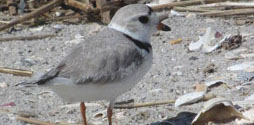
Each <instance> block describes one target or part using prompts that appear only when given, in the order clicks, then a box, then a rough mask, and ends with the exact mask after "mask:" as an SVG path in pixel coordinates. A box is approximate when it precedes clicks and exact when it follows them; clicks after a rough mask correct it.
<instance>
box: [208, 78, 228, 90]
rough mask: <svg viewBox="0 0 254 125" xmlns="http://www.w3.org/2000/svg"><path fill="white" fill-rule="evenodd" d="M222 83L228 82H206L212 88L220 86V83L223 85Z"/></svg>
mask: <svg viewBox="0 0 254 125" xmlns="http://www.w3.org/2000/svg"><path fill="white" fill-rule="evenodd" d="M221 84H226V82H225V81H223V80H215V81H209V82H205V85H206V86H207V87H208V88H209V89H211V88H213V87H215V86H219V85H221Z"/></svg>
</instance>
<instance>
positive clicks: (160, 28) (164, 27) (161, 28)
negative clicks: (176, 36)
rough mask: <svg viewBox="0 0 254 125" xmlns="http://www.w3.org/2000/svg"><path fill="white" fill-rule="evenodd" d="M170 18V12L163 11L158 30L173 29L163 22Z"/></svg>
mask: <svg viewBox="0 0 254 125" xmlns="http://www.w3.org/2000/svg"><path fill="white" fill-rule="evenodd" d="M167 18H168V14H166V13H163V14H160V15H159V24H158V25H157V29H158V30H162V31H171V28H170V27H169V26H167V25H165V24H163V23H162V21H163V20H165V19H167Z"/></svg>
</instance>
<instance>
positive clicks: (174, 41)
mask: <svg viewBox="0 0 254 125" xmlns="http://www.w3.org/2000/svg"><path fill="white" fill-rule="evenodd" d="M182 41H183V39H182V38H178V39H176V40H172V41H170V42H169V43H170V44H171V45H173V44H177V43H180V42H182Z"/></svg>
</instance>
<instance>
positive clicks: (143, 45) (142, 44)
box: [124, 34, 152, 53]
mask: <svg viewBox="0 0 254 125" xmlns="http://www.w3.org/2000/svg"><path fill="white" fill-rule="evenodd" d="M124 36H126V37H127V38H128V39H130V40H131V41H132V42H133V43H134V44H135V45H137V46H138V47H139V48H140V49H144V50H146V51H147V52H148V53H149V52H150V49H151V48H152V46H151V44H150V43H146V42H141V41H139V40H136V39H133V38H132V37H130V36H128V35H126V34H124Z"/></svg>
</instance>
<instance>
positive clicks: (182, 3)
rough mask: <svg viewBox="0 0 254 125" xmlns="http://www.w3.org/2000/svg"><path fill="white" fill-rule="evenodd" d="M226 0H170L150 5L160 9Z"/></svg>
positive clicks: (154, 8) (223, 0)
mask: <svg viewBox="0 0 254 125" xmlns="http://www.w3.org/2000/svg"><path fill="white" fill-rule="evenodd" d="M225 1H227V0H191V1H180V2H172V3H167V4H162V5H157V6H152V8H153V10H162V9H172V8H173V7H175V6H190V5H198V4H204V3H205V4H208V3H217V2H225Z"/></svg>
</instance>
